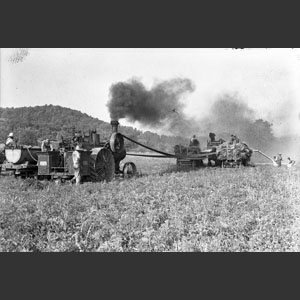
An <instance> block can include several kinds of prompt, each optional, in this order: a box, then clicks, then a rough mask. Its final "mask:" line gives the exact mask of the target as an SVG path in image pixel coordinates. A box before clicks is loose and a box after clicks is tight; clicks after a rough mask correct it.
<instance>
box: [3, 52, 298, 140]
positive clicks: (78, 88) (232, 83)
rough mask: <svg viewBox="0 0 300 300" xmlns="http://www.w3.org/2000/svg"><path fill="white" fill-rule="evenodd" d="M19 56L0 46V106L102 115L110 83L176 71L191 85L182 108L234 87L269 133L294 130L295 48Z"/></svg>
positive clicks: (195, 112) (196, 111) (199, 106)
mask: <svg viewBox="0 0 300 300" xmlns="http://www.w3.org/2000/svg"><path fill="white" fill-rule="evenodd" d="M23 49H27V48H23ZM20 55H21V56H22V57H21V59H20V60H19V61H18V62H17V61H15V62H12V61H11V60H12V59H14V58H16V57H17V56H16V49H9V48H2V49H1V61H0V63H1V103H0V105H1V107H20V106H35V105H44V104H53V105H60V106H64V107H69V108H72V109H76V110H80V111H82V112H84V113H87V114H89V115H91V116H93V117H97V118H99V119H101V120H104V121H107V122H109V121H110V116H109V112H108V109H107V107H106V103H107V101H108V99H109V89H110V86H111V85H112V84H113V83H116V82H119V81H127V80H129V79H131V78H133V77H136V78H138V79H140V80H141V81H142V82H143V83H144V84H145V86H146V87H147V88H151V86H152V85H153V84H154V83H155V82H156V81H160V80H169V79H172V78H176V77H183V78H189V79H191V80H192V81H193V82H194V84H195V86H196V89H195V91H194V92H193V93H191V94H188V95H187V97H185V99H183V100H182V101H184V102H185V103H186V109H185V112H186V114H187V115H190V116H200V115H205V114H206V112H207V111H208V110H209V108H210V106H211V105H212V103H213V102H214V101H215V100H216V98H217V97H218V96H219V95H222V94H223V93H232V94H238V95H239V98H240V99H242V100H243V101H245V102H247V103H248V105H249V107H250V108H252V109H254V111H255V113H256V117H257V118H263V119H265V120H268V121H269V122H273V124H274V127H273V128H274V132H275V134H276V135H278V136H279V135H282V134H286V133H287V132H289V133H293V134H300V119H299V114H300V101H299V99H300V85H299V83H300V80H299V79H300V51H299V49H294V50H293V49H246V50H232V49H196V48H195V49H194V48H192V49H184V48H180V49H173V48H171V49H161V48H151V49H145V48H134V49H131V48H125V49H120V48H117V49H108V48H104V49H78V48H74V49H73V48H70V49H66V48H59V49H55V48H51V49H44V48H35V49H34V48H29V49H28V51H27V50H26V51H23V52H20ZM120 122H121V123H122V124H123V125H130V126H133V127H137V128H139V129H142V128H141V127H140V126H139V124H129V123H127V122H126V121H124V120H120Z"/></svg>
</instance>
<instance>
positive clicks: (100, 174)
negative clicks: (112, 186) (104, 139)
mask: <svg viewBox="0 0 300 300" xmlns="http://www.w3.org/2000/svg"><path fill="white" fill-rule="evenodd" d="M114 173H115V161H114V157H113V155H112V153H111V151H110V150H109V149H106V148H95V149H93V150H92V153H91V156H90V177H91V180H92V181H94V182H101V181H107V182H109V181H111V180H113V178H114Z"/></svg>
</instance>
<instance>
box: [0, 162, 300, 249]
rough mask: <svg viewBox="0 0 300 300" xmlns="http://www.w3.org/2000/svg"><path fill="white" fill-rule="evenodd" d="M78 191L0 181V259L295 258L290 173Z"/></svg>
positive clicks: (182, 178) (188, 175)
mask: <svg viewBox="0 0 300 300" xmlns="http://www.w3.org/2000/svg"><path fill="white" fill-rule="evenodd" d="M126 161H133V162H135V163H136V165H137V167H138V171H139V177H137V178H134V179H129V180H114V181H113V182H110V183H102V184H101V183H97V184H93V183H84V184H82V185H81V186H79V187H76V186H72V185H70V184H69V183H67V184H55V183H54V182H47V181H45V182H36V181H34V180H29V179H28V180H18V179H15V178H11V177H4V176H2V177H0V251H118V252H127V251H176V252H177V251H214V252H219V251H299V245H300V240H299V237H298V232H300V231H299V230H300V221H299V211H300V209H299V206H300V199H299V198H300V197H299V195H300V185H299V182H300V170H299V169H298V168H294V169H293V170H288V169H287V168H286V167H282V168H274V167H271V166H258V167H255V168H238V169H215V168H206V169H200V170H192V171H181V172H176V168H175V161H174V160H172V159H169V160H165V159H149V158H136V157H127V158H126Z"/></svg>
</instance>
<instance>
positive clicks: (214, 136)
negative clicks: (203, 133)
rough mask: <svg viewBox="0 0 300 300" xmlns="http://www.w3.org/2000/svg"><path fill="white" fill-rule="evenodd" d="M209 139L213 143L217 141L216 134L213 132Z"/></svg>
mask: <svg viewBox="0 0 300 300" xmlns="http://www.w3.org/2000/svg"><path fill="white" fill-rule="evenodd" d="M209 138H210V141H211V142H215V141H216V134H215V133H213V132H210V133H209Z"/></svg>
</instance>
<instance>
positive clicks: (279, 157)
mask: <svg viewBox="0 0 300 300" xmlns="http://www.w3.org/2000/svg"><path fill="white" fill-rule="evenodd" d="M274 158H275V162H276V164H277V167H281V162H282V156H281V154H278V155H277V156H274Z"/></svg>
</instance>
